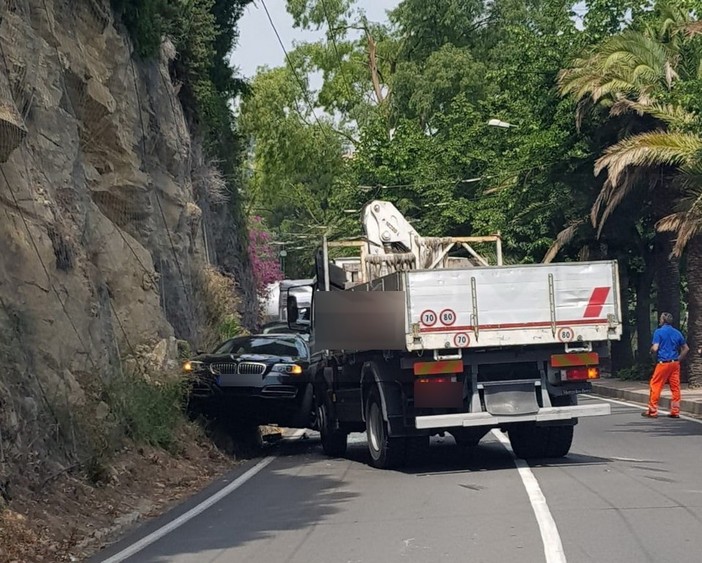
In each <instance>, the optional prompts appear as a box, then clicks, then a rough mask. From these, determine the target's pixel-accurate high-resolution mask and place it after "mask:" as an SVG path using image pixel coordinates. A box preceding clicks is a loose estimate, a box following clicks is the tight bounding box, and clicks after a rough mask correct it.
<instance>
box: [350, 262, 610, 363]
mask: <svg viewBox="0 0 702 563" xmlns="http://www.w3.org/2000/svg"><path fill="white" fill-rule="evenodd" d="M351 290H352V291H354V292H367V291H371V292H378V291H386V292H388V291H389V292H398V291H399V292H404V303H405V306H404V311H398V312H397V314H396V315H394V316H395V318H398V319H402V318H404V327H403V329H402V331H400V329H399V327H397V329H398V330H397V332H404V341H405V344H406V350H408V351H419V350H442V349H447V348H451V349H455V348H474V347H478V348H486V347H487V348H489V347H503V346H523V345H535V344H543V345H548V344H566V343H570V345H571V346H572V347H574V348H575V347H577V346H578V342H602V341H607V340H619V339H620V338H621V333H622V327H621V305H620V303H619V280H618V275H617V267H616V262H615V261H598V262H572V263H560V264H534V265H516V266H514V265H513V266H489V267H479V268H463V269H446V270H414V271H409V272H401V273H396V274H391V275H389V276H385V277H384V278H379V279H376V280H374V281H372V282H370V283H367V284H362V285H358V286H356V287H353V288H351ZM396 295H397V294H396ZM376 299H377V297H376ZM395 303H397V301H395ZM359 311H360V309H359ZM359 314H360V313H359ZM366 316H367V313H366ZM398 322H401V321H398ZM353 324H354V325H355V326H366V327H368V326H369V325H371V324H372V319H365V320H363V319H360V318H356V319H355V321H354V323H353ZM345 348H346V349H349V350H350V349H353V348H355V347H353V346H349V347H345ZM396 348H399V346H397V347H396Z"/></svg>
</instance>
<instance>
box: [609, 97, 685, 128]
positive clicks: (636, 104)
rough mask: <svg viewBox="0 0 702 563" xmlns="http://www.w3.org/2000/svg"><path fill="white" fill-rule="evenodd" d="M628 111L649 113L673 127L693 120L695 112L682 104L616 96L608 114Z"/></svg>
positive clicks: (617, 114)
mask: <svg viewBox="0 0 702 563" xmlns="http://www.w3.org/2000/svg"><path fill="white" fill-rule="evenodd" d="M628 112H634V113H636V114H638V115H650V116H651V117H655V118H656V119H659V120H660V121H662V122H664V123H666V124H667V125H671V126H674V127H684V126H686V125H689V124H691V123H693V122H694V121H695V118H696V116H695V114H694V113H692V112H689V111H687V110H686V109H685V108H683V107H682V106H677V105H673V104H663V103H660V102H653V101H650V100H645V101H644V102H642V101H641V100H639V101H634V100H630V99H628V98H624V97H622V96H620V97H618V98H617V101H616V102H615V103H614V104H613V105H612V108H611V110H610V114H611V115H613V116H619V115H624V114H625V113H628Z"/></svg>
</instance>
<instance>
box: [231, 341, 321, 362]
mask: <svg viewBox="0 0 702 563" xmlns="http://www.w3.org/2000/svg"><path fill="white" fill-rule="evenodd" d="M233 344H234V346H233V348H232V350H231V353H232V354H265V355H270V356H290V357H293V358H306V357H307V347H306V346H305V344H304V343H303V342H301V341H300V340H299V339H297V338H280V337H273V336H272V337H260V336H253V337H248V338H240V339H236V340H235V341H234V343H233ZM225 353H226V352H225Z"/></svg>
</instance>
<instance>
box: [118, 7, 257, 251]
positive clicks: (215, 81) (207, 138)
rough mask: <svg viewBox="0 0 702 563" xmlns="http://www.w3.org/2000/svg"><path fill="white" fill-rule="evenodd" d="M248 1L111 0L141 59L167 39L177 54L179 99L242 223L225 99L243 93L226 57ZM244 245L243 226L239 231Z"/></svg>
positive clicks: (236, 154)
mask: <svg viewBox="0 0 702 563" xmlns="http://www.w3.org/2000/svg"><path fill="white" fill-rule="evenodd" d="M249 2H251V0H112V5H113V8H114V10H115V12H116V13H117V14H119V15H120V17H121V20H122V22H124V25H125V26H126V28H127V30H128V31H129V33H130V35H131V37H132V40H133V42H134V45H135V50H136V53H137V55H138V56H139V57H141V58H142V59H150V58H153V57H155V56H157V55H158V53H159V49H160V47H161V44H162V40H163V39H165V38H168V39H169V40H170V41H171V42H172V43H173V46H174V47H175V50H176V53H177V56H176V58H175V60H173V61H172V62H171V65H170V66H171V68H170V70H171V75H172V78H173V80H174V81H178V82H180V83H182V88H181V89H180V93H179V97H180V101H181V103H182V104H183V108H184V109H185V112H186V116H187V118H188V120H189V121H190V125H191V129H192V130H193V132H194V133H195V134H196V135H198V136H200V137H202V138H203V139H204V142H205V149H206V152H207V154H208V156H209V157H210V158H213V159H215V160H216V161H217V162H218V163H219V167H220V169H221V172H222V174H223V177H224V178H226V181H227V189H226V192H227V196H228V205H229V207H230V212H231V213H232V215H233V216H234V220H235V222H236V224H237V225H245V223H246V220H245V218H244V215H243V213H242V210H241V201H240V196H239V193H240V192H239V188H240V187H241V180H240V178H241V174H240V170H241V149H240V139H239V136H238V134H237V132H236V127H235V122H234V116H233V114H232V112H231V110H230V108H229V102H230V101H231V100H232V99H233V98H235V97H236V96H237V95H239V94H240V93H242V92H245V91H246V83H245V82H244V81H243V80H241V79H240V78H238V77H237V76H236V73H235V69H233V68H232V67H231V66H230V64H229V61H228V55H229V53H230V51H231V49H232V48H233V45H234V42H235V40H236V38H237V26H236V23H237V21H238V20H239V18H240V17H241V15H242V13H243V10H244V7H245V6H246V5H247V4H249ZM238 236H239V242H240V244H241V246H242V248H246V245H247V240H246V229H239V230H238Z"/></svg>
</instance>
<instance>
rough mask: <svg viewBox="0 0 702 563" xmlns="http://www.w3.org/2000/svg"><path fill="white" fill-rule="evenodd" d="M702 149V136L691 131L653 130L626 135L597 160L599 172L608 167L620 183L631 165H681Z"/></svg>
mask: <svg viewBox="0 0 702 563" xmlns="http://www.w3.org/2000/svg"><path fill="white" fill-rule="evenodd" d="M700 151H702V138H700V137H699V136H697V135H693V134H689V133H674V132H665V131H651V132H646V133H641V134H639V135H634V136H631V137H627V138H625V139H622V140H621V141H619V142H618V143H617V144H615V145H612V146H611V147H609V148H608V149H607V150H605V152H604V154H603V155H602V156H601V157H600V158H599V159H597V161H596V162H595V176H598V175H599V174H600V172H602V170H604V169H605V168H607V169H608V177H609V179H610V181H611V182H612V184H613V185H615V186H616V185H618V184H619V183H620V181H621V176H622V174H623V172H624V171H625V170H626V168H627V167H629V166H643V167H647V166H656V165H673V166H681V165H684V164H687V163H689V162H691V160H692V159H693V158H694V157H695V155H697V154H698V153H699V152H700Z"/></svg>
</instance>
